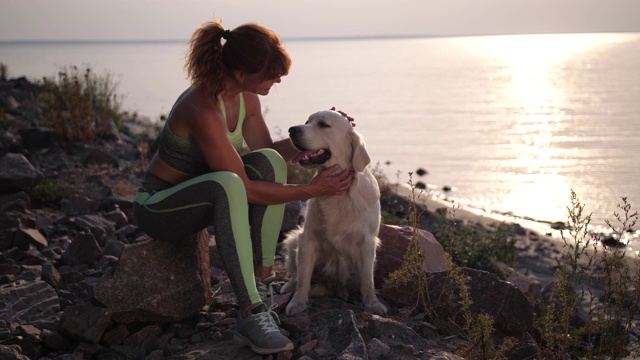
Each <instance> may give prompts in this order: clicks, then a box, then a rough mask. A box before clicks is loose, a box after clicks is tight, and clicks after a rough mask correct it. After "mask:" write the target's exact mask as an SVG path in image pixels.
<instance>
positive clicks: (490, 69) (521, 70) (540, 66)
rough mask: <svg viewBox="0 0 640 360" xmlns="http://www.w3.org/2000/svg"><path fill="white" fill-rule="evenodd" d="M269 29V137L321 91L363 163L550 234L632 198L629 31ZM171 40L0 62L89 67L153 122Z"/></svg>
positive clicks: (166, 98) (27, 49)
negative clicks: (364, 33) (279, 71)
mask: <svg viewBox="0 0 640 360" xmlns="http://www.w3.org/2000/svg"><path fill="white" fill-rule="evenodd" d="M283 40H284V43H285V47H286V49H287V50H288V51H289V53H290V55H291V57H292V60H293V65H292V68H291V71H290V74H289V75H288V76H286V77H284V78H283V79H282V83H280V84H276V85H275V86H274V88H272V90H271V93H270V94H269V95H268V96H265V97H263V98H262V108H263V114H264V117H265V119H266V121H267V124H268V126H269V128H270V130H271V132H272V136H273V138H274V139H281V138H284V137H286V136H287V129H288V128H289V127H290V126H292V125H297V124H301V123H303V122H305V121H306V119H307V117H308V116H309V114H311V113H312V112H315V111H318V110H323V109H329V108H331V107H333V106H335V107H336V108H337V109H339V110H343V111H345V112H346V113H348V114H349V115H350V116H352V117H354V118H355V122H356V128H355V129H356V130H357V131H358V132H359V133H360V134H361V135H362V136H363V137H364V139H365V143H366V145H367V149H368V152H369V155H370V157H371V159H372V166H374V167H375V168H376V170H377V171H378V172H379V173H381V174H384V176H385V177H386V178H387V179H388V180H389V181H390V182H394V183H398V184H400V185H401V186H409V187H413V188H415V189H417V190H419V191H420V194H421V196H431V197H434V198H437V199H439V200H442V201H446V202H449V203H451V204H452V205H453V206H455V207H458V208H464V209H467V210H471V211H474V212H477V213H478V214H480V215H485V216H491V217H495V218H497V219H504V220H507V221H510V222H518V223H522V224H523V225H524V226H526V227H528V228H533V229H536V230H539V231H542V232H545V233H549V234H554V235H557V233H554V230H552V229H551V227H550V224H553V223H556V222H566V221H567V220H568V219H569V211H568V209H569V208H570V207H572V204H574V205H575V204H576V202H578V204H579V206H581V207H582V208H583V214H584V215H588V216H590V218H591V222H590V223H591V227H592V228H593V229H594V231H596V232H602V233H603V234H606V233H610V232H611V229H610V225H611V226H613V227H614V228H616V229H620V228H621V227H623V226H624V225H623V224H624V222H625V221H627V223H629V222H631V221H632V220H633V219H634V217H633V216H631V215H633V213H634V212H636V211H638V209H639V208H640V166H639V165H640V161H639V159H638V157H639V156H640V33H586V34H541V35H509V36H470V37H408V38H332V39H287V38H284V39H283ZM187 51H188V40H187V39H185V40H167V41H102V42H90V41H67V42H10V43H8V42H5V43H0V62H2V63H3V64H4V65H5V66H6V68H7V70H8V74H9V77H20V76H26V77H27V78H29V79H33V80H38V79H42V78H43V77H55V76H57V73H58V72H59V71H61V70H62V69H64V68H69V67H70V66H78V67H90V68H91V69H92V70H93V71H95V72H97V73H99V74H104V75H108V76H110V77H111V78H112V79H113V80H114V82H115V83H116V84H117V93H118V94H119V95H120V96H121V99H122V107H123V109H124V110H127V111H129V112H132V113H137V114H138V115H139V116H145V117H148V118H150V119H151V120H153V121H162V118H163V116H165V115H166V114H167V113H168V111H169V110H170V109H171V106H172V104H173V101H174V100H175V99H176V97H177V96H178V95H179V94H180V93H181V92H182V91H183V90H184V89H185V88H186V87H188V86H189V81H188V79H187V77H186V72H185V70H184V60H185V56H186V54H187ZM423 187H424V190H421V188H423ZM572 194H573V196H574V197H573V199H574V200H573V203H572ZM625 209H627V211H625ZM627 216H630V220H625V219H627ZM638 228H640V224H637V225H635V226H633V227H632V230H631V231H628V232H627V233H626V235H625V239H626V240H628V241H630V244H631V246H630V249H631V250H633V251H634V252H635V251H637V249H639V248H640V246H638V244H637V243H638V242H640V231H638ZM625 239H623V240H625ZM626 240H625V241H626Z"/></svg>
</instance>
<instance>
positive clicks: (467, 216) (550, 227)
mask: <svg viewBox="0 0 640 360" xmlns="http://www.w3.org/2000/svg"><path fill="white" fill-rule="evenodd" d="M389 187H391V188H392V189H393V191H394V192H395V193H397V194H398V195H400V196H402V197H407V198H410V197H411V196H412V191H411V188H410V187H409V185H408V184H399V183H389ZM420 191H421V192H422V193H419V192H420ZM416 197H417V199H416V201H417V202H418V203H419V204H421V205H423V206H424V207H425V208H426V209H427V210H429V211H431V212H433V211H435V210H437V209H439V208H447V209H448V210H453V209H455V218H456V219H458V220H462V221H465V222H472V223H478V224H481V225H483V226H490V225H492V224H497V223H509V224H517V225H519V226H521V227H522V228H524V229H525V230H527V231H528V232H531V233H534V234H536V235H537V236H539V237H544V238H545V240H547V241H549V242H551V243H553V244H554V245H557V246H560V247H562V246H564V240H563V237H562V233H563V231H562V230H560V229H561V228H563V227H564V228H565V235H566V237H567V238H570V234H568V229H567V228H566V222H567V220H568V216H567V219H565V220H564V221H562V222H561V221H557V222H549V221H542V220H535V219H529V218H526V217H521V216H517V215H514V214H508V215H505V214H501V213H498V212H491V211H486V210H483V209H477V208H473V207H470V206H464V205H460V204H457V203H456V202H455V201H452V200H448V199H446V198H443V197H440V196H437V195H435V194H433V192H432V191H431V190H429V189H426V190H420V189H416ZM614 220H615V219H614ZM612 224H614V225H617V222H615V221H612ZM590 228H591V229H590V231H591V232H593V233H594V234H600V235H602V236H603V238H607V237H611V235H612V233H613V232H612V230H611V229H610V228H607V227H606V226H603V225H590ZM625 235H626V238H624V239H622V240H623V241H628V245H627V246H626V251H627V253H628V256H629V257H633V255H634V254H640V230H638V229H637V228H636V226H634V227H633V228H632V231H630V232H626V233H625ZM600 246H601V245H600ZM600 246H599V247H600Z"/></svg>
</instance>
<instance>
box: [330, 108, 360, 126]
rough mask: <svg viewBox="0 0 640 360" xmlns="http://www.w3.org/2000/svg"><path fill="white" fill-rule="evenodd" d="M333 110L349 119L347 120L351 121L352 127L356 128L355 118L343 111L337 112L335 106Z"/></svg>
mask: <svg viewBox="0 0 640 360" xmlns="http://www.w3.org/2000/svg"><path fill="white" fill-rule="evenodd" d="M331 110H333V111H337V112H338V113H340V115H342V116H344V117H346V118H347V120H349V122H350V123H351V126H353V127H356V119H354V118H353V117H351V116H349V115H347V113H346V112H344V111H342V110H336V107H335V106H332V107H331Z"/></svg>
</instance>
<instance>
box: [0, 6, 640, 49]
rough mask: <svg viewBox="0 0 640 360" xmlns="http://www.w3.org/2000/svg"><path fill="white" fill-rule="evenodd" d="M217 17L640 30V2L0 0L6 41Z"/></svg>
mask: <svg viewBox="0 0 640 360" xmlns="http://www.w3.org/2000/svg"><path fill="white" fill-rule="evenodd" d="M214 17H215V18H217V19H220V20H221V21H222V23H223V24H224V25H225V26H226V27H228V28H234V27H236V26H238V25H240V24H243V23H247V22H258V23H260V24H262V25H265V26H267V27H269V28H271V29H273V30H274V31H276V32H277V33H278V34H279V35H280V36H281V37H283V38H285V39H286V38H308V37H312V38H322V37H361V36H461V35H495V34H531V33H575V32H640V0H384V1H383V0H225V1H213V0H209V1H204V0H0V41H15V40H183V39H188V38H189V37H190V35H191V33H192V32H193V31H194V30H195V29H196V28H197V27H198V26H200V25H201V24H202V23H204V22H206V21H209V20H211V19H213V18H214Z"/></svg>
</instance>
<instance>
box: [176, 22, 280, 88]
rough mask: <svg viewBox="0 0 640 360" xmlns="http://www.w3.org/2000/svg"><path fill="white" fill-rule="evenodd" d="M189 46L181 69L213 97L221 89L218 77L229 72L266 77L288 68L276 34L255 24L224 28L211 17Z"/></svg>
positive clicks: (195, 33)
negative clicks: (183, 67) (231, 28)
mask: <svg viewBox="0 0 640 360" xmlns="http://www.w3.org/2000/svg"><path fill="white" fill-rule="evenodd" d="M223 38H224V39H225V40H226V41H224V42H223V41H222V39H223ZM189 45H190V49H189V52H188V54H187V60H186V63H185V68H186V70H187V73H188V75H189V79H191V84H192V85H193V86H195V87H204V88H207V89H208V90H209V91H210V92H211V93H212V94H213V95H214V96H217V95H218V94H220V92H222V90H224V89H223V88H222V80H223V78H224V77H225V76H226V75H230V74H232V73H233V71H241V72H244V73H246V74H250V75H257V76H258V78H259V79H260V80H270V79H276V78H278V77H281V76H285V75H287V74H288V73H289V68H290V67H291V58H290V57H289V54H288V53H287V51H286V50H285V49H284V46H283V44H282V41H281V40H280V37H279V36H278V35H277V34H276V33H275V32H274V31H272V30H270V29H267V28H266V27H264V26H262V25H259V24H255V23H249V24H244V25H240V26H238V27H237V28H235V29H233V30H225V29H224V27H223V26H222V22H221V21H219V20H215V19H214V20H213V21H210V22H206V23H204V24H203V25H202V26H201V27H200V28H198V29H197V30H196V31H195V32H194V33H193V36H192V37H191V41H190V42H189Z"/></svg>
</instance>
